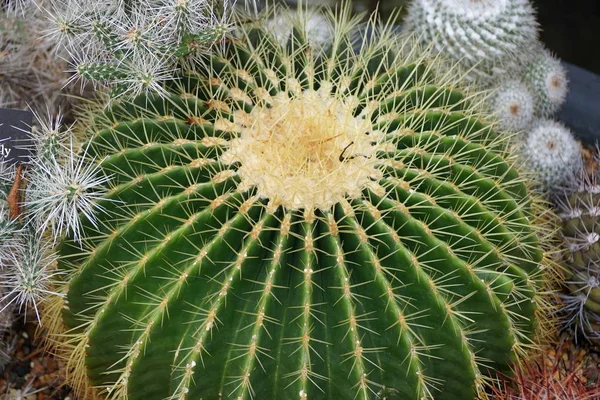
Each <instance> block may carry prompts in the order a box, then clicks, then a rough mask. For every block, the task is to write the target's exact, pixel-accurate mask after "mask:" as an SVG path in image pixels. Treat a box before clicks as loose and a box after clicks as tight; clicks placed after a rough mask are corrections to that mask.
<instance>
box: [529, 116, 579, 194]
mask: <svg viewBox="0 0 600 400" xmlns="http://www.w3.org/2000/svg"><path fill="white" fill-rule="evenodd" d="M521 151H522V153H523V156H524V163H525V165H526V168H527V169H529V170H530V171H531V172H533V173H534V174H535V175H536V176H537V177H538V179H539V181H540V183H541V184H542V185H543V187H544V188H545V189H557V188H560V187H562V186H564V185H566V184H568V183H569V179H570V178H571V177H572V176H573V175H575V174H577V173H578V172H579V170H580V169H581V168H582V166H583V160H582V156H581V146H580V144H579V142H578V141H577V140H576V139H575V136H573V133H572V132H571V131H570V130H569V129H568V128H567V127H565V126H564V125H563V124H561V123H559V122H556V121H552V120H549V119H541V120H537V121H535V122H534V123H533V127H532V128H531V131H530V132H529V134H528V135H527V138H526V139H525V143H524V144H523V147H522V148H521Z"/></svg>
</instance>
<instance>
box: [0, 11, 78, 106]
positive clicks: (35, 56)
mask: <svg viewBox="0 0 600 400" xmlns="http://www.w3.org/2000/svg"><path fill="white" fill-rule="evenodd" d="M37 1H38V2H39V4H40V5H44V4H48V2H47V1H46V0H37ZM17 10H18V12H17ZM21 12H23V13H24V15H23V14H21ZM47 28H48V21H47V20H46V17H45V15H44V13H43V12H42V11H41V10H40V9H38V8H37V7H36V6H34V5H33V4H30V3H25V4H19V5H16V2H14V1H9V2H8V3H6V8H5V9H2V7H1V6H0V71H1V72H0V93H1V94H0V107H6V108H19V109H25V108H28V107H30V108H32V109H33V110H36V111H37V112H41V111H46V110H50V112H52V113H56V112H58V110H59V109H62V110H63V112H66V113H67V114H69V113H70V110H71V106H72V103H73V97H70V96H69V95H70V94H72V92H71V91H70V90H69V88H63V86H64V83H65V82H66V80H67V79H69V74H68V72H66V71H67V70H68V64H67V62H66V61H65V60H64V59H63V57H65V56H66V53H64V52H62V51H60V50H59V49H57V48H56V45H55V43H54V42H53V41H52V40H50V39H49V38H47V37H44V30H45V29H47Z"/></svg>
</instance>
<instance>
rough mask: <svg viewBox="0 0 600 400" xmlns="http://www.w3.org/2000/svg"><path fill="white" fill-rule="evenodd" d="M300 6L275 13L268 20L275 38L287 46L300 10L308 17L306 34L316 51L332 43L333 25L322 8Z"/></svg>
mask: <svg viewBox="0 0 600 400" xmlns="http://www.w3.org/2000/svg"><path fill="white" fill-rule="evenodd" d="M305 3H306V2H305ZM300 8H301V9H300V11H298V10H291V9H290V10H289V11H287V12H285V13H277V14H275V15H273V17H272V18H270V19H269V21H268V24H269V29H270V30H271V32H272V33H273V36H275V39H276V40H277V41H278V42H279V43H281V44H282V45H284V46H285V44H286V43H287V40H288V38H289V37H290V35H291V33H292V30H293V29H294V20H296V19H297V18H298V17H297V15H296V14H297V13H298V12H300V13H304V14H305V16H304V17H303V18H305V19H306V33H307V35H306V36H307V39H308V42H309V45H310V47H311V49H313V51H314V52H317V53H318V52H319V51H320V50H322V48H323V47H326V46H328V45H329V44H330V43H331V39H332V37H333V26H332V24H331V21H330V20H329V18H327V16H326V15H325V14H324V13H323V12H322V9H320V8H318V7H311V8H307V9H302V5H300Z"/></svg>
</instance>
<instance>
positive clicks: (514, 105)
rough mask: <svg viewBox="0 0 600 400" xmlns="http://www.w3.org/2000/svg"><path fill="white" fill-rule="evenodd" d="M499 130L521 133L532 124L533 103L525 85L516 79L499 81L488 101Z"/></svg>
mask: <svg viewBox="0 0 600 400" xmlns="http://www.w3.org/2000/svg"><path fill="white" fill-rule="evenodd" d="M489 103H490V108H491V111H492V112H493V113H494V114H495V115H496V117H497V118H498V121H499V126H500V129H501V130H504V131H508V132H523V131H525V130H527V129H528V128H530V126H531V123H532V122H533V115H534V111H535V102H534V98H533V95H532V94H531V91H530V90H529V88H528V87H527V85H526V84H525V83H523V82H521V81H520V80H518V79H509V80H502V81H500V82H499V83H498V84H497V85H496V86H495V88H494V93H493V94H492V96H491V98H490V100H489Z"/></svg>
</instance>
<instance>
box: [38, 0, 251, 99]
mask: <svg viewBox="0 0 600 400" xmlns="http://www.w3.org/2000/svg"><path fill="white" fill-rule="evenodd" d="M234 3H235V1H232V2H230V1H229V0H223V1H213V0H156V1H155V0H152V1H146V0H136V1H130V2H124V1H120V0H111V1H98V2H82V1H80V0H52V4H51V6H50V7H48V9H47V12H48V14H49V15H50V20H51V21H52V24H53V28H52V29H51V30H50V31H49V33H48V35H49V36H50V37H53V38H54V39H56V40H57V41H58V42H59V43H61V44H62V45H64V46H65V48H66V49H67V51H68V52H69V54H70V57H71V58H72V60H73V63H74V64H75V73H76V75H74V77H75V78H83V81H84V82H86V81H91V82H93V83H95V84H100V85H101V86H105V85H107V86H109V87H110V88H111V90H112V91H111V93H112V96H113V97H118V96H120V95H123V94H132V95H138V94H140V93H145V92H148V91H158V92H161V91H162V90H163V89H162V85H161V82H162V81H163V80H167V79H171V78H172V76H173V73H174V71H176V70H177V68H178V65H179V64H180V62H181V61H182V60H183V58H184V57H186V56H187V57H188V58H192V59H193V58H196V57H198V56H199V54H201V53H204V52H206V51H207V49H208V48H209V47H211V46H212V45H213V44H214V43H215V42H218V41H220V40H221V39H223V38H224V35H225V33H227V32H228V30H229V29H230V25H229V17H230V14H231V11H232V10H231V8H232V7H233V5H234ZM245 5H246V6H247V7H253V9H254V10H256V3H255V2H254V1H245ZM163 94H164V93H163Z"/></svg>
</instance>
